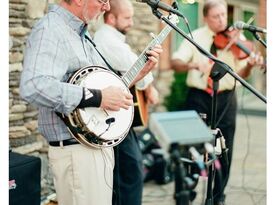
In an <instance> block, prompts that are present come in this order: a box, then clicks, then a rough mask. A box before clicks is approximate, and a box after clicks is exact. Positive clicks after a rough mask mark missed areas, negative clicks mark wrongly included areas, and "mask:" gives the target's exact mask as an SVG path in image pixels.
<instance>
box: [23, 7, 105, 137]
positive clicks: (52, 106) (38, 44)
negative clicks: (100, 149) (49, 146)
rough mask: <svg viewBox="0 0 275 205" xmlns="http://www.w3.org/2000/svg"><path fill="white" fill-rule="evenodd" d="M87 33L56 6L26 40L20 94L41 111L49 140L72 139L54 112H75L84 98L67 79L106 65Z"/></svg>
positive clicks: (41, 126) (40, 122)
mask: <svg viewBox="0 0 275 205" xmlns="http://www.w3.org/2000/svg"><path fill="white" fill-rule="evenodd" d="M84 33H86V26H85V24H84V22H83V21H81V20H80V19H79V18H78V17H76V16H74V15H73V14H72V13H70V12H69V11H67V10H66V9H64V8H63V7H61V6H58V5H54V6H53V7H52V8H51V9H50V10H49V13H48V14H47V15H45V16H44V17H43V18H42V19H40V20H39V21H38V22H37V23H36V25H35V26H34V27H33V29H32V32H31V34H30V36H29V38H28V40H27V43H26V50H25V55H24V64H23V72H22V76H21V82H20V94H21V96H22V97H23V99H25V100H26V101H28V102H29V103H32V104H34V105H36V106H37V107H38V108H39V116H38V128H39V131H40V132H41V134H42V135H43V136H44V137H45V138H46V139H47V140H48V141H57V140H65V139H69V138H72V136H71V135H70V133H69V132H68V129H67V127H66V125H65V124H64V122H63V121H62V120H61V119H60V118H59V117H58V116H57V115H56V113H55V112H60V113H65V114H68V113H70V112H72V111H73V110H74V109H75V108H76V107H77V106H78V104H79V103H80V101H81V99H82V94H83V93H82V92H83V90H82V88H81V87H80V86H77V85H73V84H69V83H66V80H67V79H68V77H69V76H70V75H71V74H72V73H73V72H75V71H76V70H77V69H79V68H81V67H84V66H87V65H105V63H104V62H103V61H102V59H101V57H100V56H99V55H98V53H97V52H96V51H95V49H94V47H93V45H92V44H91V43H90V42H89V41H88V40H86V39H85V38H84Z"/></svg>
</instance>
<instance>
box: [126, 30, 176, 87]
mask: <svg viewBox="0 0 275 205" xmlns="http://www.w3.org/2000/svg"><path fill="white" fill-rule="evenodd" d="M171 30H172V27H170V26H169V25H166V26H165V27H164V28H163V29H162V31H161V32H160V33H159V34H158V35H157V36H156V37H155V38H154V39H153V40H152V41H151V42H150V43H149V45H148V46H147V47H146V48H145V49H144V50H143V51H142V53H141V54H140V56H139V57H138V59H137V60H136V62H135V63H134V65H133V66H132V67H131V68H130V69H129V70H128V71H127V72H126V73H125V74H124V75H123V76H122V81H123V82H124V83H125V85H126V86H127V87H129V86H130V85H131V84H132V82H133V81H134V80H135V78H136V77H137V75H138V74H139V72H140V71H141V70H142V69H143V67H144V65H145V64H146V62H147V61H148V56H147V54H146V51H147V50H149V49H151V48H152V47H154V46H155V45H157V44H161V43H162V42H163V41H164V40H165V38H166V37H167V36H168V34H169V33H170V31H171Z"/></svg>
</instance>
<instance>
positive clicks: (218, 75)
mask: <svg viewBox="0 0 275 205" xmlns="http://www.w3.org/2000/svg"><path fill="white" fill-rule="evenodd" d="M152 12H153V14H154V15H155V16H156V17H157V18H159V19H161V20H163V21H164V22H165V23H166V24H168V25H169V26H171V27H172V28H173V29H174V30H175V31H176V32H178V33H179V34H180V35H181V36H183V37H184V38H185V39H186V40H188V41H189V42H190V43H192V44H193V45H194V46H195V47H196V48H197V49H198V50H199V51H200V52H201V53H202V54H203V55H205V56H207V57H208V58H210V59H211V60H213V61H214V62H215V64H219V66H218V67H221V68H223V69H219V70H223V71H222V72H221V73H219V71H217V70H216V71H214V72H215V73H214V74H213V76H214V77H215V78H219V79H221V78H222V77H223V76H224V75H225V74H226V73H229V74H230V75H231V76H232V77H233V78H235V79H236V80H237V81H239V82H240V83H241V84H242V85H243V86H244V87H246V88H247V89H248V90H250V91H251V92H252V93H253V94H254V95H256V96H257V97H258V98H260V99H261V100H262V101H263V102H264V103H266V97H265V96H263V95H262V94H261V93H260V92H259V91H257V90H256V89H255V88H254V87H253V86H251V85H250V84H249V83H247V82H246V81H245V80H244V79H242V78H241V77H240V76H239V75H238V74H236V73H235V72H234V71H233V70H232V69H231V68H230V66H229V65H227V64H226V63H224V62H222V61H220V60H219V59H217V58H216V57H215V56H214V55H212V54H211V53H210V52H208V51H206V50H205V49H204V48H202V47H201V46H200V45H199V44H197V43H196V42H195V41H194V40H193V39H191V38H190V37H189V36H188V35H187V34H185V33H184V32H183V31H182V30H181V29H180V28H179V27H177V26H176V25H174V24H173V23H172V22H170V21H169V19H168V18H166V17H165V16H164V15H163V14H162V13H161V12H160V11H158V10H157V9H154V8H152ZM211 72H213V71H211Z"/></svg>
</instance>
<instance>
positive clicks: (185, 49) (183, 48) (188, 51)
mask: <svg viewBox="0 0 275 205" xmlns="http://www.w3.org/2000/svg"><path fill="white" fill-rule="evenodd" d="M192 56H193V48H192V46H191V44H190V43H189V42H188V41H187V40H183V41H182V43H181V44H180V46H179V48H178V49H177V50H176V51H175V52H174V53H173V54H172V59H174V60H175V59H180V60H182V61H183V62H185V63H188V62H189V61H190V60H191V59H192Z"/></svg>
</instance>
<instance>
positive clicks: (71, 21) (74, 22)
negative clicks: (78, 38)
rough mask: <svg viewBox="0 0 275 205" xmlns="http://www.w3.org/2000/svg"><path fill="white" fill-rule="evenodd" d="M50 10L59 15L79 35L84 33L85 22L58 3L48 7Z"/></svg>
mask: <svg viewBox="0 0 275 205" xmlns="http://www.w3.org/2000/svg"><path fill="white" fill-rule="evenodd" d="M49 11H50V12H54V13H56V14H58V15H59V16H61V18H62V19H63V20H64V21H65V22H66V23H67V24H68V26H70V27H71V28H72V29H73V30H74V31H76V32H77V33H78V34H79V35H82V34H85V32H86V30H87V24H85V23H84V22H83V21H82V20H81V19H79V18H78V17H77V16H75V15H74V14H72V13H71V12H70V11H68V10H67V9H65V8H63V7H62V6H60V5H57V4H54V5H52V6H50V8H49Z"/></svg>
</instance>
